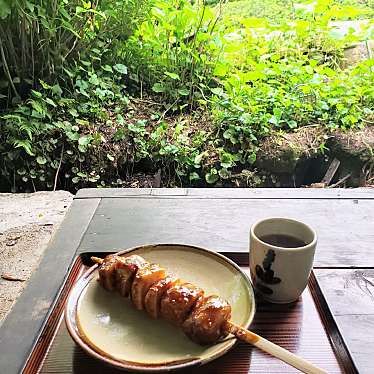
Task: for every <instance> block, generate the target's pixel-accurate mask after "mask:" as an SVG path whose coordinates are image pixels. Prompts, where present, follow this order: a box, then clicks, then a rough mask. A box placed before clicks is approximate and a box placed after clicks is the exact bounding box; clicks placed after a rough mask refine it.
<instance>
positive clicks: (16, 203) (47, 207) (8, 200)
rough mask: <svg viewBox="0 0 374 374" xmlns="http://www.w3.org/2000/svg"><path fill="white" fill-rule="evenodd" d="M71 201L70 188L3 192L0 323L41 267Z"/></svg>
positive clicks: (0, 200) (0, 210) (0, 204)
mask: <svg viewBox="0 0 374 374" xmlns="http://www.w3.org/2000/svg"><path fill="white" fill-rule="evenodd" d="M72 200H73V195H72V194H71V193H69V192H67V191H56V192H47V191H45V192H36V193H30V194H0V231H1V233H2V235H0V254H1V256H0V275H2V276H3V277H2V278H1V279H0V325H1V323H2V320H3V318H5V316H6V314H7V313H8V312H9V310H10V308H11V307H12V305H13V304H14V302H15V301H16V300H17V298H18V297H19V295H20V294H21V292H22V290H23V288H24V287H25V286H26V285H27V280H28V279H29V277H30V276H31V274H32V272H33V271H34V270H35V269H36V267H37V266H38V263H39V261H40V259H41V257H42V255H43V252H44V250H45V248H46V247H47V244H48V241H49V240H50V238H51V237H52V235H53V233H54V231H55V230H56V229H57V228H58V226H59V225H60V223H61V221H62V220H63V218H64V214H62V212H64V213H66V212H67V209H68V208H69V206H70V204H71V202H72ZM20 212H22V214H20ZM51 225H53V226H51ZM4 276H5V279H4ZM11 278H13V279H11ZM10 280H14V282H10ZM16 280H20V281H16ZM21 280H22V281H21ZM5 282H6V285H5Z"/></svg>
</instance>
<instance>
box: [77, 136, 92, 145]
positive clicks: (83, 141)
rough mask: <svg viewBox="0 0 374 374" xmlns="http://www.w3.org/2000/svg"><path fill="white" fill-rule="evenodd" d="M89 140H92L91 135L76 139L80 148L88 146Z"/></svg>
mask: <svg viewBox="0 0 374 374" xmlns="http://www.w3.org/2000/svg"><path fill="white" fill-rule="evenodd" d="M91 140H92V136H91V135H84V136H81V137H80V138H79V139H78V144H79V145H81V146H87V145H88V144H90V143H91Z"/></svg>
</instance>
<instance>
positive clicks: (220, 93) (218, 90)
mask: <svg viewBox="0 0 374 374" xmlns="http://www.w3.org/2000/svg"><path fill="white" fill-rule="evenodd" d="M211 91H212V94H213V95H217V96H223V89H222V88H221V87H216V88H212V89H211Z"/></svg>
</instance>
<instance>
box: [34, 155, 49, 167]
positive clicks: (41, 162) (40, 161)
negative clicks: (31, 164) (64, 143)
mask: <svg viewBox="0 0 374 374" xmlns="http://www.w3.org/2000/svg"><path fill="white" fill-rule="evenodd" d="M36 162H37V163H38V164H39V165H45V164H46V163H47V159H46V158H45V157H43V156H38V157H37V158H36Z"/></svg>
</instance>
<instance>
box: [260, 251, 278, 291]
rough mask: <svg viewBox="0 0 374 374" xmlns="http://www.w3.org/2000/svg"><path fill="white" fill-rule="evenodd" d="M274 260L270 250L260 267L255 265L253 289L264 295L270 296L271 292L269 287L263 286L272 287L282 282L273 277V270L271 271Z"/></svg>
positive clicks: (273, 253) (273, 254) (272, 252)
mask: <svg viewBox="0 0 374 374" xmlns="http://www.w3.org/2000/svg"><path fill="white" fill-rule="evenodd" d="M274 260H275V252H274V251H273V250H272V249H269V250H268V251H267V253H266V255H265V258H264V260H263V261H262V267H261V265H256V267H255V270H256V277H255V282H254V283H255V287H256V288H257V289H258V290H259V291H260V292H262V293H264V294H266V295H271V294H272V293H273V290H272V289H271V288H270V287H267V286H265V284H268V285H270V284H271V285H273V284H278V283H280V282H281V281H282V280H281V279H280V278H278V277H275V276H274V270H272V269H271V266H272V264H273V262H274Z"/></svg>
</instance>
